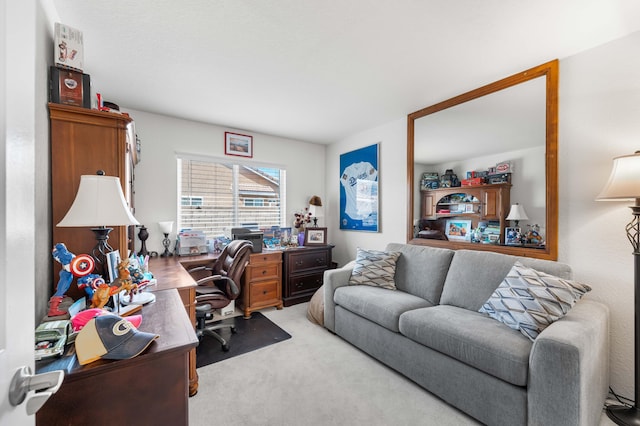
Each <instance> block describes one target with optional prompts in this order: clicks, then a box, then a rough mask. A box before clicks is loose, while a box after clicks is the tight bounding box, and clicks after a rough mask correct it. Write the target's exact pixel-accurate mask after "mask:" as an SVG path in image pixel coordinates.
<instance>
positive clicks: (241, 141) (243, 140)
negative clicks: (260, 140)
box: [224, 132, 253, 158]
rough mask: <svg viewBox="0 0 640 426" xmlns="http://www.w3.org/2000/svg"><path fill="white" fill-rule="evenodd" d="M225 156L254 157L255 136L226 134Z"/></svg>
mask: <svg viewBox="0 0 640 426" xmlns="http://www.w3.org/2000/svg"><path fill="white" fill-rule="evenodd" d="M224 153H225V155H237V156H239V157H248V158H252V157H253V136H249V135H241V134H238V133H231V132H224Z"/></svg>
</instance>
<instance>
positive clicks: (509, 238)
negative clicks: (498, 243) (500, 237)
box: [504, 227, 522, 246]
mask: <svg viewBox="0 0 640 426" xmlns="http://www.w3.org/2000/svg"><path fill="white" fill-rule="evenodd" d="M521 235H522V234H520V228H512V227H507V228H505V229H504V243H505V244H507V245H512V246H513V245H520V244H522V240H521V239H520V236H521Z"/></svg>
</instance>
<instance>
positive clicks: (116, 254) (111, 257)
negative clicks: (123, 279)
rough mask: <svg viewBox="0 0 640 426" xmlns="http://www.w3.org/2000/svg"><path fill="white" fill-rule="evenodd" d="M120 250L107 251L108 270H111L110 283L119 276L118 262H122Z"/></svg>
mask: <svg viewBox="0 0 640 426" xmlns="http://www.w3.org/2000/svg"><path fill="white" fill-rule="evenodd" d="M120 260H121V259H120V250H114V251H112V252H109V253H107V271H108V272H109V277H108V278H109V283H112V282H114V281H115V280H116V279H117V278H118V263H120Z"/></svg>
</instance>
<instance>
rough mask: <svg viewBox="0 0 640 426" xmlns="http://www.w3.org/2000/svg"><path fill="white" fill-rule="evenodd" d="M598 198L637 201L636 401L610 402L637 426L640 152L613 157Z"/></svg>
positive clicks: (622, 420) (619, 418)
mask: <svg viewBox="0 0 640 426" xmlns="http://www.w3.org/2000/svg"><path fill="white" fill-rule="evenodd" d="M596 200H598V201H628V200H632V201H634V202H635V204H634V205H633V206H630V207H631V214H632V215H633V219H632V220H631V222H629V224H628V225H627V226H626V231H627V238H628V239H629V242H630V243H631V245H632V247H633V260H634V294H635V297H634V300H635V305H634V306H635V318H634V320H635V323H634V327H635V345H634V348H635V363H634V366H635V392H634V399H633V401H635V402H634V404H633V406H631V407H627V406H624V405H609V406H608V407H607V416H609V418H610V419H611V420H613V421H614V422H615V423H616V424H619V425H637V424H640V408H639V407H638V404H640V151H636V152H635V153H634V154H632V155H625V156H621V157H616V158H614V159H613V168H612V170H611V175H610V176H609V181H608V182H607V184H606V185H605V187H604V189H603V190H602V192H601V193H600V195H598V197H597V198H596Z"/></svg>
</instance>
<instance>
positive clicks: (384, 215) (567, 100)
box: [326, 33, 640, 398]
mask: <svg viewBox="0 0 640 426" xmlns="http://www.w3.org/2000/svg"><path fill="white" fill-rule="evenodd" d="M638 50H640V33H635V34H633V35H631V36H629V37H626V38H623V39H620V40H617V41H614V42H612V43H609V44H606V45H604V46H601V47H598V48H595V49H591V50H588V51H585V52H583V53H580V54H578V55H575V56H573V57H570V58H567V59H564V60H561V61H560V101H559V102H560V104H559V106H560V114H559V115H560V118H559V125H560V135H559V136H560V137H559V179H560V182H559V186H560V194H559V198H560V205H559V226H560V233H559V240H560V242H559V244H560V246H559V259H558V260H559V261H562V262H566V263H569V264H570V265H571V266H572V267H573V270H574V276H575V278H576V279H578V280H580V281H582V282H584V283H587V284H589V285H591V286H592V287H593V290H592V292H591V293H589V295H588V296H587V297H589V298H592V299H597V300H601V301H603V302H604V303H606V304H607V305H608V306H609V307H610V309H611V385H612V386H613V388H614V390H615V391H616V392H618V393H620V394H622V395H624V396H626V397H628V398H633V397H634V392H633V389H634V383H633V380H634V379H633V372H634V365H633V364H634V361H633V359H634V358H633V357H634V354H633V341H634V335H633V317H634V308H633V300H634V297H633V263H632V262H633V256H632V255H631V252H632V248H631V246H630V244H629V242H628V241H627V238H626V236H625V231H624V227H625V225H626V223H627V222H629V221H630V220H631V214H630V210H629V209H628V208H627V207H626V204H625V203H600V202H595V201H594V198H595V197H596V196H597V194H598V193H599V191H600V190H601V189H602V187H603V186H604V184H605V182H606V180H607V178H608V176H609V172H610V168H611V159H612V158H613V157H615V156H618V155H625V154H631V153H633V152H634V151H636V150H638V149H640V75H639V74H638V69H640V57H639V56H638V55H637V54H636V52H638ZM550 59H551V58H550ZM409 112H411V111H408V113H409ZM376 142H381V161H380V184H381V187H380V198H381V208H380V220H381V222H382V231H381V232H380V233H376V234H366V233H362V232H354V231H339V230H337V229H338V219H337V218H338V208H339V207H338V205H339V186H338V185H339V184H338V176H339V171H338V165H339V156H340V154H341V153H344V152H347V151H351V150H353V149H355V148H360V147H362V146H366V145H369V144H372V143H376ZM405 144H406V118H405V117H402V118H399V119H398V120H396V121H393V122H391V123H388V124H386V125H381V126H378V127H376V128H373V129H371V130H368V131H365V132H362V133H359V134H357V135H354V136H351V137H349V138H346V139H344V140H342V141H339V142H337V143H335V144H333V145H331V146H330V147H329V148H328V150H327V177H326V181H327V192H328V197H329V202H330V203H331V205H330V209H329V211H330V213H331V217H330V218H329V221H330V222H329V223H330V226H331V231H332V232H333V233H334V235H335V234H337V235H335V236H334V237H333V242H334V243H335V244H336V249H335V250H334V253H335V254H336V256H335V258H336V260H337V261H338V262H339V263H340V264H344V263H345V262H346V261H348V260H350V259H353V258H354V257H355V248H356V247H358V246H360V247H365V248H372V249H381V248H384V246H385V245H386V244H387V243H388V242H392V241H394V242H395V241H399V242H404V241H405V238H406V228H407V227H406V217H405V216H406V180H407V177H406V148H405ZM334 230H335V231H334Z"/></svg>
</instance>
